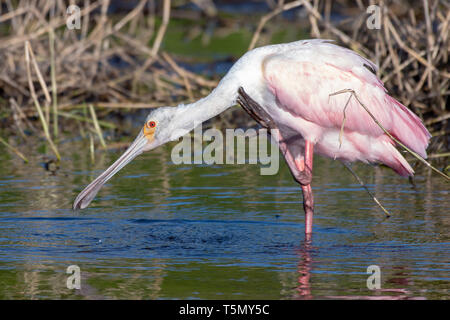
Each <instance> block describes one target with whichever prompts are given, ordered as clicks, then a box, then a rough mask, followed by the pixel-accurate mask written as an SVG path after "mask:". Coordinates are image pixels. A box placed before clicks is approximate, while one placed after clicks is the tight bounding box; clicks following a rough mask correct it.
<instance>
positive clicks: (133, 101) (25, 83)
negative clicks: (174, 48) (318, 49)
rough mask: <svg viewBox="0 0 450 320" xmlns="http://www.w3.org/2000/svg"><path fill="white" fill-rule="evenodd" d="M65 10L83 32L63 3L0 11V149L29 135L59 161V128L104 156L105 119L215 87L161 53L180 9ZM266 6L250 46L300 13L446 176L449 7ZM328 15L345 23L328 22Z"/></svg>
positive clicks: (426, 3)
mask: <svg viewBox="0 0 450 320" xmlns="http://www.w3.org/2000/svg"><path fill="white" fill-rule="evenodd" d="M187 2H188V1H186V3H187ZM192 2H193V3H196V4H197V5H198V6H199V7H200V9H201V10H202V12H203V13H202V14H203V17H204V18H205V19H209V20H215V21H218V22H219V23H221V22H223V21H224V20H230V19H233V18H230V17H229V16H227V17H223V16H220V15H219V14H218V10H217V9H216V8H215V6H214V3H213V2H212V1H192ZM70 3H75V4H77V5H78V6H79V7H80V8H81V12H80V17H81V20H80V21H81V24H80V25H81V29H80V30H76V32H74V30H70V29H69V28H67V26H66V19H67V18H68V15H67V7H68V5H69V3H68V2H67V1H61V0H59V1H48V0H37V1H24V0H21V1H12V0H6V1H4V2H2V4H1V5H0V9H1V12H0V26H1V28H0V61H2V68H1V70H0V108H1V111H2V112H1V114H0V117H1V120H2V121H1V122H0V126H1V127H2V128H3V130H2V131H3V132H2V134H1V135H8V136H9V137H12V139H6V138H4V139H2V143H3V144H5V143H6V144H7V145H8V142H9V140H11V143H12V144H14V143H15V144H18V143H19V142H17V141H20V140H21V139H24V138H25V137H26V136H28V135H30V132H31V133H33V134H34V135H38V136H41V137H42V138H44V139H46V140H47V141H48V143H49V145H50V146H51V150H53V154H54V155H55V156H56V157H57V158H59V153H58V139H59V138H60V136H61V131H63V132H66V131H71V132H74V130H73V128H76V131H75V132H77V133H80V134H81V135H82V136H84V137H86V141H87V143H89V145H90V146H91V149H92V148H93V147H92V146H93V142H92V141H93V139H95V140H96V141H97V144H99V145H100V144H101V145H102V146H103V147H106V144H107V143H105V141H104V140H103V134H104V130H111V129H114V128H115V125H114V124H113V123H111V122H109V119H111V118H114V117H119V118H120V117H123V116H124V114H128V113H130V112H132V111H133V110H137V109H145V108H153V107H158V106H162V105H175V104H177V103H179V102H187V101H193V100H195V99H197V98H199V97H201V96H203V95H205V94H207V93H208V92H209V91H210V90H211V89H212V88H213V87H215V86H216V85H217V83H218V79H208V78H205V77H204V76H202V75H199V74H195V73H193V72H190V71H188V70H186V69H185V68H183V67H182V66H180V64H179V63H178V62H177V57H175V56H174V55H172V54H170V52H164V50H163V46H162V44H163V43H164V38H165V36H166V33H167V28H168V25H169V23H170V20H171V19H173V12H174V7H175V6H177V8H178V7H179V6H180V4H179V3H177V4H174V3H171V1H170V0H163V1H151V0H141V1H136V5H135V6H134V7H133V8H131V9H130V10H129V11H127V12H125V13H122V14H111V13H109V11H108V10H109V8H110V6H111V2H110V1H109V0H98V1H89V0H84V1H72V2H70ZM267 3H268V7H269V8H271V9H270V10H269V11H268V12H267V14H264V15H263V16H260V17H253V18H252V19H246V22H245V23H246V24H245V26H246V27H248V28H249V29H250V30H252V32H253V36H252V38H251V41H249V47H248V49H252V48H253V47H255V46H259V45H265V44H269V42H270V34H271V31H270V29H271V28H270V27H271V23H275V22H274V20H276V19H282V18H281V16H282V15H283V13H284V12H286V11H289V10H293V11H295V12H297V15H296V17H297V18H295V19H294V21H292V27H293V28H299V27H305V28H307V29H308V31H309V33H310V35H311V37H315V38H328V39H335V40H336V41H337V43H338V44H342V45H344V46H347V47H350V48H351V49H353V50H355V51H357V52H359V53H361V54H362V55H363V56H366V57H367V58H369V59H371V60H372V61H374V62H376V63H377V64H378V65H379V66H380V68H379V70H378V75H379V77H380V78H381V79H382V80H383V82H384V83H385V85H386V88H387V89H388V90H389V92H390V94H391V95H393V96H394V97H396V98H397V99H398V100H400V101H401V102H402V103H403V104H405V105H406V106H408V107H409V108H411V109H412V110H413V111H414V112H415V113H416V114H418V115H419V116H420V117H421V118H422V119H423V120H424V122H425V124H426V125H427V127H428V128H429V130H430V132H432V134H433V139H432V143H431V146H430V153H431V157H430V159H431V160H433V161H434V162H438V164H439V165H440V166H441V167H442V168H445V167H446V163H447V161H446V159H448V155H449V152H448V150H449V143H450V141H449V140H450V139H449V132H450V126H449V119H450V112H449V110H448V109H449V108H448V107H447V105H448V96H449V93H450V90H449V80H450V70H449V61H448V58H449V57H448V56H449V48H450V46H449V30H450V27H449V24H450V8H449V3H448V2H447V1H442V0H434V1H433V0H422V1H417V2H414V4H411V2H410V1H406V0H396V1H370V2H369V1H362V0H358V1H346V0H338V1H331V0H310V1H308V0H297V1H289V2H288V1H278V2H276V1H267ZM372 3H373V4H376V5H378V6H379V9H380V13H381V20H380V22H381V23H380V28H379V29H369V28H368V27H367V25H366V22H367V19H368V18H369V16H370V15H371V14H370V13H368V12H367V7H368V6H369V5H370V4H372ZM183 10H187V9H183ZM177 12H178V15H179V10H178V11H177ZM333 14H337V15H339V16H340V17H343V18H341V19H335V18H333ZM241 18H242V17H241ZM236 19H237V18H236ZM293 40H294V39H293ZM236 112H238V113H239V112H241V111H240V110H234V111H232V112H231V113H230V114H229V115H225V116H223V117H221V118H220V121H221V123H222V124H225V125H234V124H236V123H235V121H237V120H236V119H238V118H242V117H237V116H236ZM250 121H251V120H250V119H249V122H250ZM80 123H81V124H82V125H80ZM81 130H87V131H88V134H83V132H82V131H81ZM9 147H10V150H17V147H14V146H12V145H9ZM17 151H18V150H17Z"/></svg>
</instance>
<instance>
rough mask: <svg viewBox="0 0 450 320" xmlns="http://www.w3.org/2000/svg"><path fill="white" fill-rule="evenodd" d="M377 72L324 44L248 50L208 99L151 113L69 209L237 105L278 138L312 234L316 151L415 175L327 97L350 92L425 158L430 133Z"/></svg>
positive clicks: (365, 122)
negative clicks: (137, 161)
mask: <svg viewBox="0 0 450 320" xmlns="http://www.w3.org/2000/svg"><path fill="white" fill-rule="evenodd" d="M376 70H377V67H376V65H375V64H373V63H372V62H371V61H369V60H367V59H365V58H363V57H361V56H360V55H358V54H357V53H355V52H353V51H351V50H349V49H345V48H342V47H339V46H337V45H334V44H332V43H330V41H328V40H320V39H315V40H303V41H296V42H292V43H286V44H277V45H269V46H265V47H260V48H256V49H254V50H251V51H249V52H247V53H246V54H245V55H243V56H242V57H241V58H240V59H239V60H238V61H237V62H236V63H235V64H234V66H233V67H232V68H231V69H230V71H229V72H228V73H227V74H226V76H225V77H224V78H223V79H222V80H221V81H220V83H219V85H218V86H217V88H215V89H214V90H213V91H212V92H211V93H210V94H209V95H208V96H207V97H205V98H203V99H200V100H199V101H197V102H194V103H190V104H186V105H184V104H180V105H178V106H177V107H161V108H158V109H155V110H152V111H151V112H150V113H149V115H148V116H147V119H146V121H145V124H144V127H143V128H142V130H141V131H140V133H139V135H138V136H137V138H136V139H135V140H134V142H133V143H132V144H131V145H130V147H129V148H128V149H127V150H126V151H125V153H124V154H123V155H122V156H121V157H120V158H119V159H118V160H117V161H116V162H114V163H113V164H112V165H111V166H110V167H109V168H108V169H107V170H106V171H105V172H103V173H102V174H101V175H100V176H99V177H98V178H96V179H95V180H94V181H93V182H92V183H91V184H89V185H88V186H87V187H86V188H85V189H84V190H83V191H82V192H81V193H80V194H79V195H78V197H77V198H76V199H75V202H74V204H73V208H74V209H83V208H85V207H87V206H88V205H89V203H90V202H91V201H92V199H93V198H94V197H95V195H96V194H97V192H98V191H99V189H100V188H101V187H102V185H103V184H104V183H105V182H106V181H108V179H110V178H111V177H112V176H113V175H114V174H115V173H116V172H117V171H119V170H120V169H121V168H122V167H123V166H125V165H126V164H127V163H128V162H130V161H131V160H132V159H134V158H135V157H136V156H137V155H139V154H141V153H142V152H143V151H148V150H151V149H154V148H156V147H157V146H160V145H162V144H164V143H166V142H168V141H171V140H176V139H178V138H179V137H181V136H182V135H184V134H186V133H188V132H189V131H191V130H193V129H194V127H195V126H196V125H197V124H199V123H201V122H203V121H206V120H208V119H210V118H212V117H214V116H216V115H217V114H219V113H221V112H223V111H225V110H226V109H227V108H229V107H231V106H233V105H235V104H236V103H237V102H238V103H240V104H241V105H242V107H244V109H245V110H246V111H247V112H248V113H249V114H250V115H251V116H253V117H254V118H255V119H256V120H257V121H258V122H259V123H260V124H261V125H263V126H265V127H267V128H268V129H270V130H271V134H272V135H273V136H275V138H276V139H275V140H278V145H279V148H280V150H281V151H282V153H283V155H284V157H285V160H286V163H287V165H288V166H289V169H290V171H291V173H292V175H293V177H294V180H295V181H297V182H298V183H299V184H300V185H301V188H302V191H303V207H304V210H305V233H306V234H311V232H312V220H313V208H314V203H313V194H312V190H311V180H312V170H313V153H314V152H315V153H317V154H319V155H322V156H326V157H329V158H333V159H338V160H341V161H343V162H345V163H349V162H353V161H357V160H359V161H362V162H366V163H383V164H385V165H387V166H389V167H391V168H392V169H393V170H394V171H395V172H397V173H398V174H400V175H402V176H409V175H412V174H413V173H414V171H413V169H412V168H411V166H410V165H409V164H408V162H406V160H405V159H404V158H403V156H402V155H401V154H400V153H399V151H398V150H397V149H396V148H395V146H394V144H395V142H394V141H393V140H392V139H391V138H390V137H389V136H388V135H386V133H385V132H384V131H383V130H382V129H381V128H380V127H379V126H378V125H377V124H376V123H375V122H374V120H373V119H372V118H371V117H370V115H369V114H368V113H367V112H366V111H365V110H364V109H363V108H362V107H361V106H360V105H359V104H358V102H357V101H356V99H354V98H353V99H349V96H348V95H347V94H339V95H332V94H333V93H336V92H338V91H341V90H343V89H350V90H353V91H354V92H356V93H357V94H358V97H360V99H361V102H362V103H364V105H365V106H367V108H368V109H369V110H370V112H371V113H372V114H373V115H374V116H375V117H376V119H377V120H378V121H379V122H380V124H381V125H382V126H383V127H384V128H385V129H386V130H387V131H388V132H389V133H390V134H391V135H392V136H393V137H395V138H396V139H398V140H399V141H400V142H402V143H403V144H404V145H406V146H407V147H409V148H410V149H412V150H414V151H415V152H416V153H418V154H419V155H421V156H422V157H424V158H426V151H425V150H426V148H427V146H428V142H429V138H430V134H429V132H428V131H427V129H426V128H425V126H424V125H423V124H422V122H421V120H420V119H419V118H418V117H417V116H416V115H415V114H414V113H412V112H411V111H410V110H409V109H408V108H406V107H405V106H404V105H402V104H401V103H400V102H398V101H397V100H395V99H394V98H392V97H391V96H389V95H388V93H387V91H386V89H385V88H384V86H383V83H382V82H381V80H379V79H378V78H377V76H376V75H375V74H374V72H375V71H376ZM344 114H345V122H344V123H345V125H344V126H342V123H343V121H344ZM342 127H343V130H342ZM273 129H278V130H273Z"/></svg>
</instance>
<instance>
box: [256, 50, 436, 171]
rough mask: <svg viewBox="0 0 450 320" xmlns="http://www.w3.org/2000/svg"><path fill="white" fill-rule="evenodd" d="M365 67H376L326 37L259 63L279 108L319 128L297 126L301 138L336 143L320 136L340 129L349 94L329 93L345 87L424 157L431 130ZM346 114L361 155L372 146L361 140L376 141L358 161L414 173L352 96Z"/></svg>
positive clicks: (346, 134)
mask: <svg viewBox="0 0 450 320" xmlns="http://www.w3.org/2000/svg"><path fill="white" fill-rule="evenodd" d="M369 68H372V69H374V70H376V66H375V65H374V64H373V63H372V62H370V61H369V60H366V59H364V58H362V57H361V56H359V55H358V54H356V53H355V52H353V51H351V50H348V49H345V48H342V47H338V46H335V45H333V44H330V43H325V42H321V43H314V44H311V45H308V44H305V45H303V46H302V47H300V48H298V49H295V50H289V51H286V52H284V53H281V54H274V55H270V56H268V57H266V58H265V60H264V62H263V70H264V76H265V79H266V81H267V84H268V87H269V88H270V90H271V91H272V93H273V94H274V95H275V97H276V99H277V103H278V105H279V107H281V108H283V109H284V110H286V111H288V112H289V113H290V114H292V115H293V116H295V117H298V118H301V119H302V120H304V121H305V123H309V124H311V128H318V129H317V130H310V128H307V126H306V129H305V128H303V130H304V131H303V132H301V131H302V128H299V129H300V132H301V133H302V135H303V136H304V138H305V139H309V140H312V141H314V142H315V143H319V144H320V143H321V142H323V144H324V145H327V144H328V145H330V143H331V144H335V145H336V146H338V145H339V141H338V139H333V141H322V140H324V139H326V137H328V138H329V137H330V135H329V133H330V132H335V133H336V132H337V131H339V130H340V128H341V125H342V122H343V119H344V107H345V105H346V103H347V101H348V99H349V96H350V93H344V94H339V95H335V96H331V97H330V96H329V95H330V94H332V93H335V92H338V91H340V90H343V89H353V90H354V91H355V92H356V93H357V95H358V97H359V98H360V99H361V100H362V102H363V103H364V105H365V106H366V107H367V108H368V109H369V110H370V112H371V113H372V114H373V115H374V116H375V117H376V118H377V119H378V120H379V121H380V123H381V124H382V125H383V127H384V128H386V129H387V130H388V131H389V133H391V134H392V135H393V136H394V137H396V138H397V139H398V140H399V141H401V142H402V143H404V144H405V145H406V146H408V147H409V148H411V149H412V150H414V151H415V152H417V153H418V154H420V155H421V156H422V157H426V151H425V150H426V148H427V146H428V141H429V138H430V136H431V135H430V134H429V132H428V131H427V129H426V128H425V126H424V125H423V124H422V121H421V120H420V119H419V118H418V117H417V116H416V115H415V114H414V113H412V112H411V111H410V110H409V109H408V108H406V107H405V106H404V105H402V104H401V103H400V102H398V101H397V100H395V99H394V98H392V97H390V96H389V95H388V94H387V92H386V89H385V88H384V86H383V83H382V82H381V81H380V80H379V79H378V78H377V77H376V75H375V74H373V73H372V72H371V71H369ZM345 116H346V120H345V131H344V137H345V138H347V141H348V142H350V143H353V147H354V149H355V150H356V149H359V150H360V151H361V154H362V153H363V151H364V150H368V149H370V146H364V145H361V143H363V144H364V143H365V144H367V141H371V142H373V143H374V145H375V144H376V145H377V146H376V148H375V147H374V148H372V149H373V150H372V155H369V154H367V158H366V159H362V158H361V156H359V158H358V157H357V158H358V160H362V161H369V162H372V161H380V162H383V163H385V164H386V165H388V166H390V167H392V168H393V169H394V170H396V171H397V172H398V173H399V174H401V175H410V174H412V173H413V170H412V169H411V167H410V166H409V164H408V163H407V162H406V160H405V159H404V158H403V157H402V156H401V154H400V153H399V152H398V151H397V150H396V149H395V148H394V147H393V144H394V143H393V141H391V139H390V138H389V137H388V136H386V134H384V132H383V131H382V130H381V128H379V126H378V125H377V124H376V123H375V122H374V121H373V119H372V118H371V117H370V115H369V114H368V113H367V112H366V111H365V110H364V109H363V108H362V107H361V106H360V105H359V104H358V102H357V101H356V99H355V98H354V97H352V98H351V99H350V102H349V104H348V105H347V107H346V109H345ZM355 137H356V138H355ZM361 137H364V138H366V140H364V139H361ZM357 140H359V141H357ZM358 143H359V145H358ZM380 146H381V147H380ZM333 147H334V146H333ZM331 149H333V148H330V150H331ZM380 149H383V150H382V151H383V152H380V151H381V150H380ZM334 150H336V148H335V149H334ZM366 153H367V152H366ZM328 156H331V157H332V156H333V155H332V154H329V155H328ZM334 156H336V154H335V155H334Z"/></svg>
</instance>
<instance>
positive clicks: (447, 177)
mask: <svg viewBox="0 0 450 320" xmlns="http://www.w3.org/2000/svg"><path fill="white" fill-rule="evenodd" d="M346 92H350V93H351V94H352V95H353V96H354V97H355V98H356V100H357V101H358V103H359V104H360V105H361V106H362V107H363V108H364V110H366V112H367V113H368V114H369V115H370V117H371V118H372V119H373V121H374V122H375V123H376V124H377V125H378V126H379V127H380V128H381V129H382V130H383V131H384V133H385V134H386V135H387V136H388V137H389V138H391V139H392V140H393V141H395V142H396V143H397V144H398V145H399V146H401V147H402V148H403V149H405V150H406V151H408V152H409V153H410V154H411V155H412V156H413V157H414V158H416V159H417V160H419V161H420V162H422V163H423V164H425V165H426V166H427V167H428V168H430V169H431V170H433V171H434V172H436V173H438V174H439V175H441V176H442V177H444V178H445V179H446V180H450V177H449V176H447V175H446V174H445V173H443V172H442V171H439V170H438V169H436V168H435V167H433V166H432V165H431V164H430V163H428V162H427V161H426V160H425V159H424V158H422V157H421V156H420V155H419V154H417V153H416V152H414V151H412V150H411V149H410V148H408V147H407V146H405V145H404V144H403V143H402V142H400V141H399V140H398V139H396V138H395V137H394V136H393V135H391V134H390V133H389V131H387V130H386V129H385V128H384V127H383V125H382V124H381V123H380V122H379V121H378V120H377V118H375V116H374V115H373V114H372V112H370V111H369V109H368V108H367V107H366V106H365V105H364V104H363V103H362V101H361V100H360V99H359V97H358V95H357V94H356V92H355V91H354V90H352V89H343V90H340V91H337V92H334V93H331V94H330V95H329V96H330V97H331V96H335V95H338V94H342V93H346Z"/></svg>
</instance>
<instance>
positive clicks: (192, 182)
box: [0, 145, 450, 299]
mask: <svg viewBox="0 0 450 320" xmlns="http://www.w3.org/2000/svg"><path fill="white" fill-rule="evenodd" d="M77 150H78V151H77ZM87 150H88V146H87V145H80V146H79V147H77V148H74V149H73V151H71V152H66V154H67V158H65V159H63V162H62V164H61V170H59V171H58V172H57V173H56V174H51V173H49V172H48V171H45V169H44V168H43V167H42V166H39V165H38V164H33V163H31V164H23V163H21V161H20V160H18V159H17V158H16V157H15V156H14V155H10V154H8V153H6V152H4V151H2V153H1V155H0V160H1V162H2V166H1V168H0V298H3V299H4V298H14V299H17V298H25V299H39V298H46V299H48V298H71V299H73V298H74V299H90V298H97V299H115V298H132V299H178V298H187V299H199V298H200V299H229V298H236V299H302V298H343V299H347V298H386V299H448V298H449V296H450V295H449V288H450V285H449V284H450V233H449V225H450V217H449V208H450V197H449V188H448V184H446V183H445V182H443V181H441V179H440V178H438V177H435V176H431V177H429V176H427V177H424V176H420V175H419V176H418V177H417V179H416V183H417V188H416V189H413V188H412V187H411V185H410V184H409V183H408V180H406V179H403V178H400V177H396V176H395V175H394V173H393V172H391V171H390V170H388V169H383V168H373V167H370V166H365V165H357V166H355V170H356V171H357V172H358V174H359V175H360V176H361V177H363V178H364V180H365V181H366V183H367V184H368V185H369V187H370V189H371V191H372V192H373V193H375V194H376V196H377V197H379V198H380V199H381V200H382V202H383V204H384V205H385V206H386V207H387V208H388V209H389V210H390V211H391V212H392V213H393V216H392V217H391V218H389V219H385V218H384V215H383V213H382V212H381V211H380V210H379V209H378V207H377V206H376V205H375V204H374V203H373V202H372V201H371V200H370V198H369V197H368V196H367V194H366V192H365V191H364V190H363V189H362V188H361V187H360V186H359V185H358V184H357V183H356V182H355V181H354V180H353V177H352V176H351V175H350V174H349V173H348V172H347V171H346V170H345V169H344V168H343V166H342V165H341V164H339V163H338V162H335V161H331V160H327V159H320V158H318V157H316V159H315V163H314V166H315V176H314V182H313V191H314V193H315V200H316V213H315V220H314V234H313V237H312V239H311V241H305V239H304V234H303V232H304V226H303V223H304V217H303V212H302V204H301V192H300V189H299V187H298V186H297V185H296V184H295V183H294V182H293V180H292V178H291V177H290V174H289V171H288V169H287V167H286V166H285V165H284V163H283V161H281V163H282V167H281V168H280V172H279V173H278V174H277V175H275V176H261V175H260V174H259V172H260V171H259V166H258V165H211V166H207V165H174V164H172V163H171V161H170V152H171V146H165V147H161V148H159V149H157V150H155V151H154V152H151V153H147V154H144V155H142V156H140V157H138V158H137V159H135V160H134V162H133V163H131V164H130V165H129V166H127V167H126V168H125V169H124V170H123V171H122V172H120V173H119V174H118V175H117V176H115V177H114V178H113V179H112V180H110V182H109V183H108V184H107V185H106V186H105V187H104V188H103V189H102V190H101V191H100V193H99V194H98V196H97V198H96V200H95V201H94V202H93V203H92V205H91V207H89V208H88V209H86V210H83V211H79V212H74V211H72V210H71V203H72V201H73V199H74V198H75V197H76V195H77V193H78V192H79V191H81V189H82V188H83V187H84V186H85V185H86V184H87V183H89V182H90V181H91V180H92V179H93V178H94V177H95V176H97V175H98V174H100V173H101V171H102V169H105V168H106V167H107V166H108V165H109V164H111V163H112V161H113V160H115V159H116V158H117V157H118V156H119V154H120V151H114V152H98V153H97V155H96V162H95V164H94V165H92V164H91V162H90V158H89V154H88V153H87ZM34 163H36V162H34ZM69 265H78V266H79V267H80V269H81V290H74V289H72V290H71V289H67V287H66V281H67V277H68V276H69V275H68V274H66V269H67V267H68V266H69ZM370 265H377V266H379V267H380V270H381V289H380V290H375V291H372V290H369V289H368V288H367V285H366V281H367V278H368V277H369V274H367V272H366V271H367V267H368V266H370Z"/></svg>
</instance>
